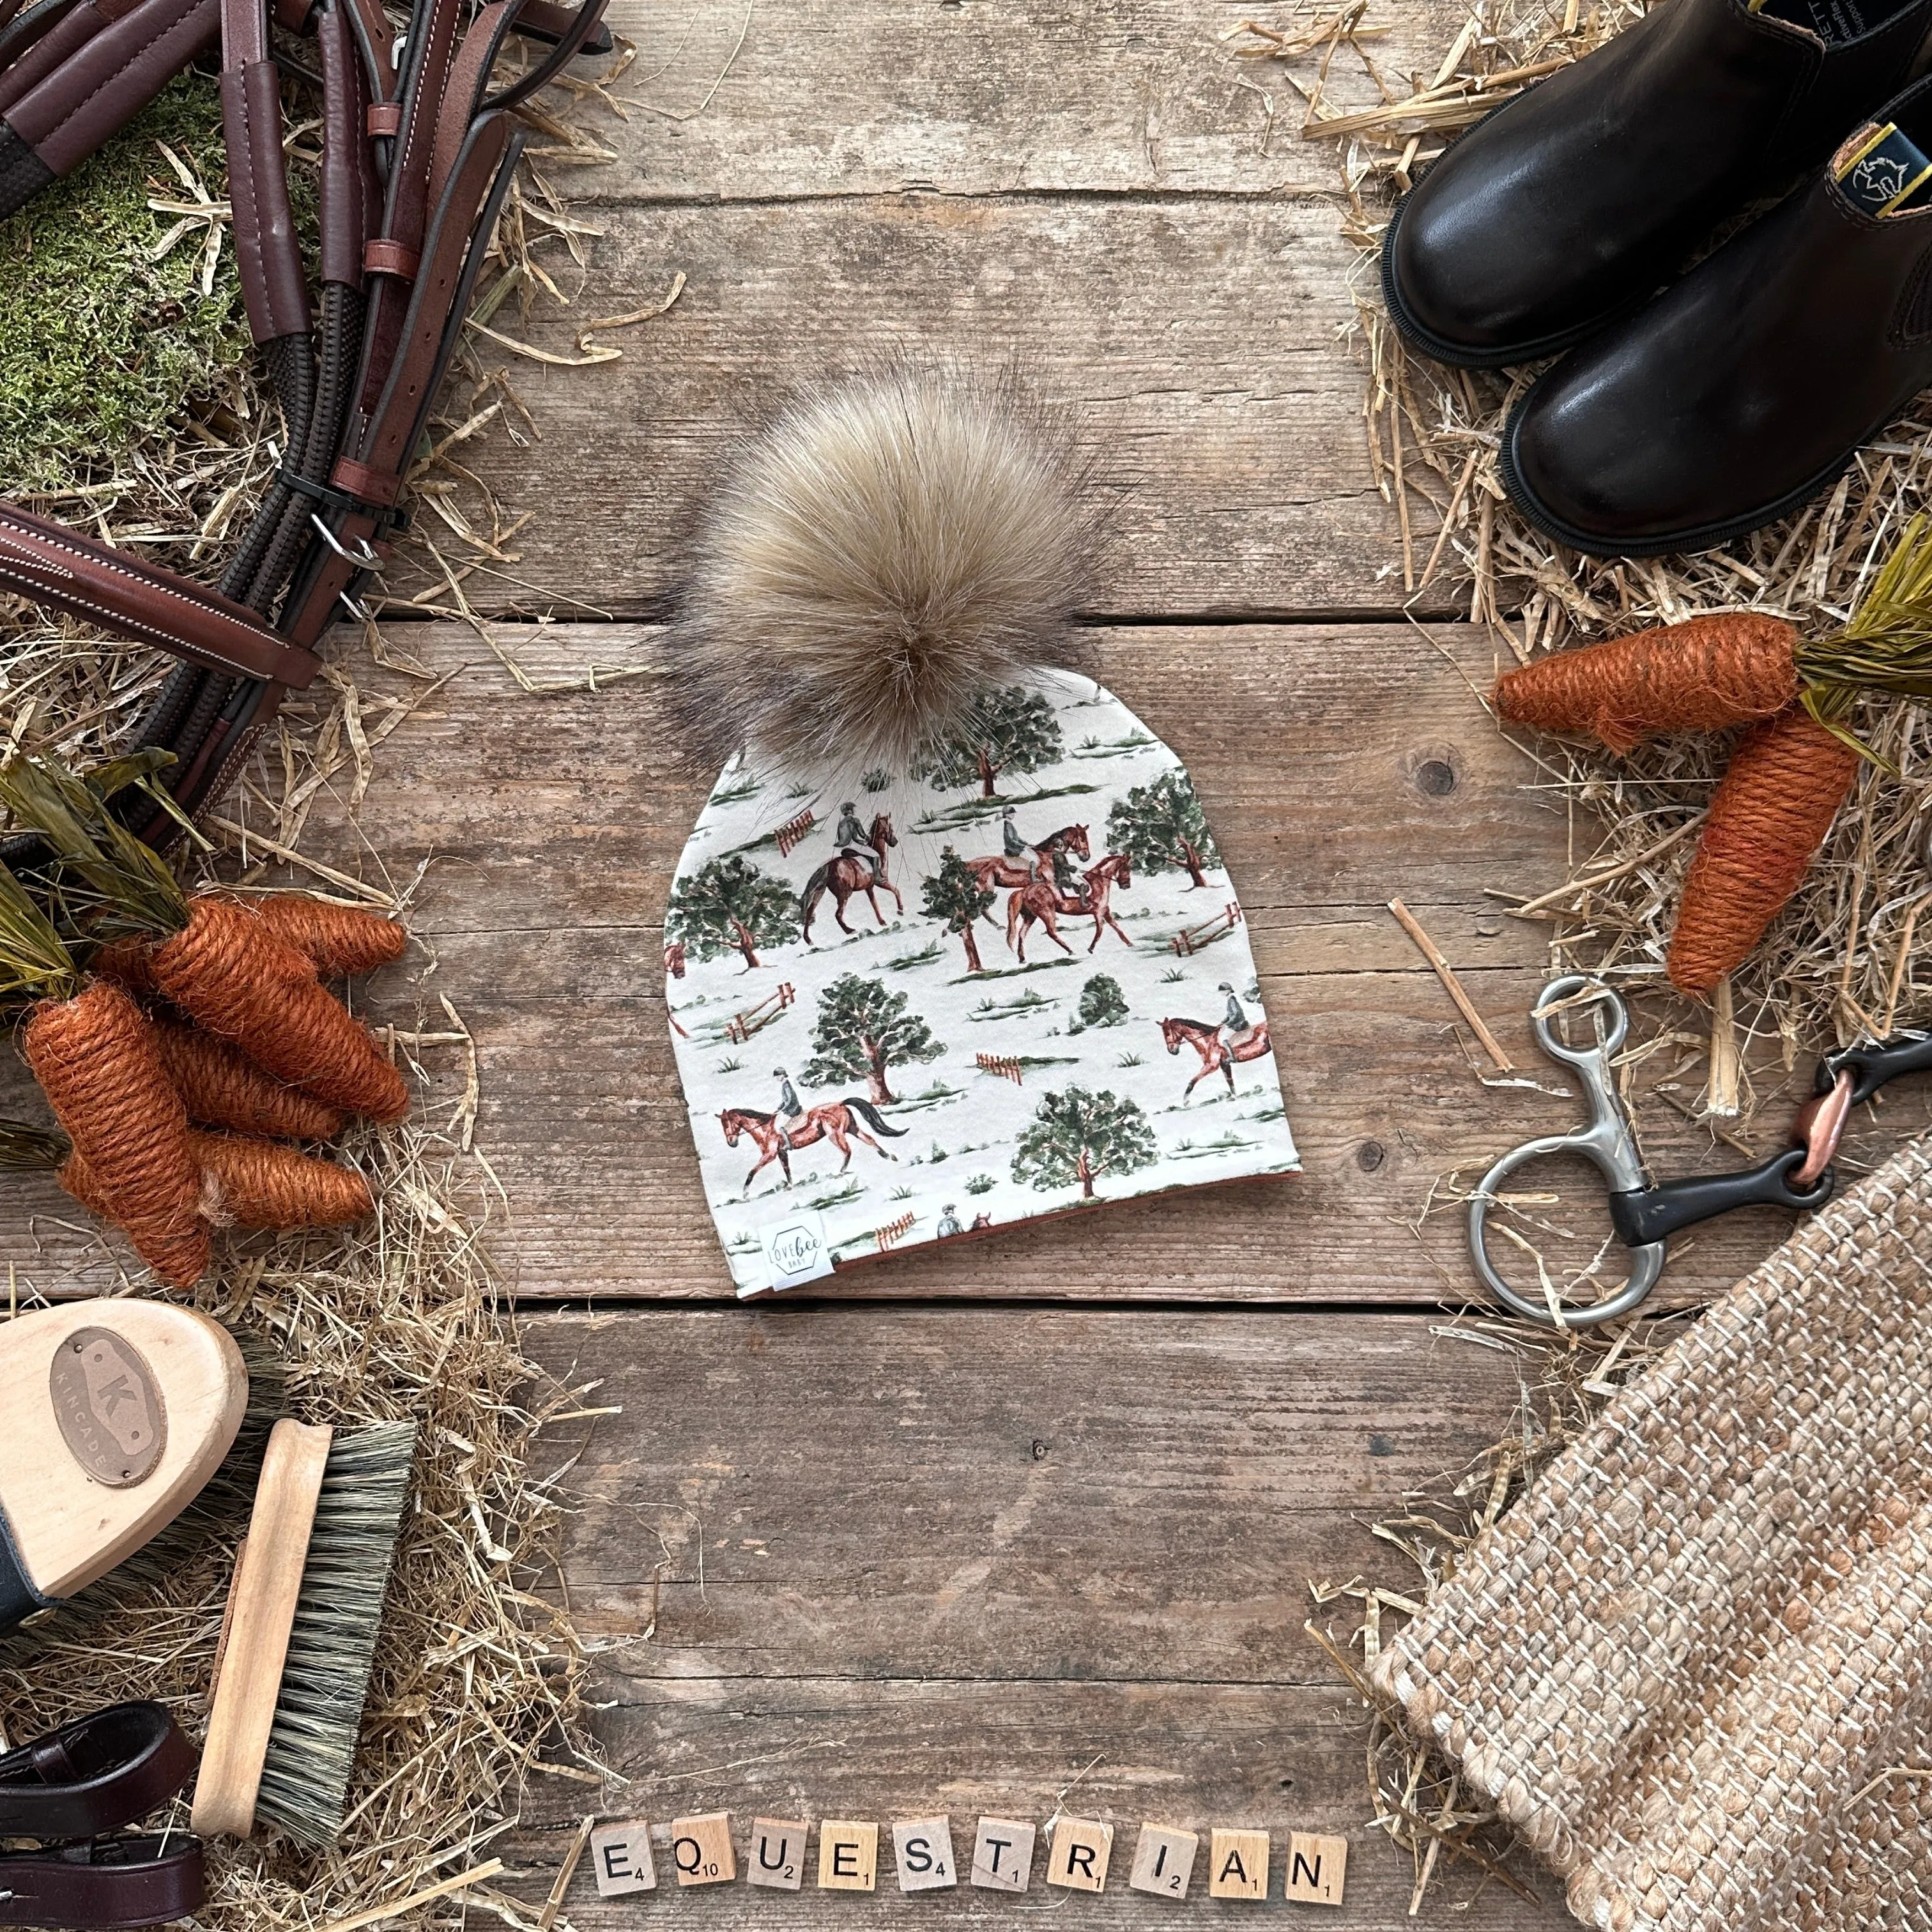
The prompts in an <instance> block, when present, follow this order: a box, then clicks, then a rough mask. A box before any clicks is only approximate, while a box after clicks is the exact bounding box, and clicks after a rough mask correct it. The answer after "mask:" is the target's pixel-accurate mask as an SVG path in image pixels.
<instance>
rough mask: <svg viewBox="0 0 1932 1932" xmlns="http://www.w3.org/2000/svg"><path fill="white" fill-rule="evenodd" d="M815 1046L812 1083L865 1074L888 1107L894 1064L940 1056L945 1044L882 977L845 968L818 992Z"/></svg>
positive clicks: (875, 1096) (810, 1072)
mask: <svg viewBox="0 0 1932 1932" xmlns="http://www.w3.org/2000/svg"><path fill="white" fill-rule="evenodd" d="M811 1051H812V1055H813V1058H812V1061H811V1065H810V1066H808V1067H806V1069H805V1080H806V1082H808V1084H809V1085H811V1086H814V1087H828V1086H830V1085H832V1083H833V1082H835V1081H839V1080H856V1079H865V1080H867V1081H869V1082H871V1097H872V1098H873V1100H875V1101H877V1102H878V1103H880V1105H882V1106H883V1105H885V1104H886V1103H889V1102H890V1101H892V1100H893V1099H895V1095H894V1094H893V1092H892V1088H891V1086H890V1085H889V1075H890V1073H891V1070H892V1068H893V1067H897V1066H902V1065H904V1064H905V1062H907V1061H921V1060H937V1059H938V1058H939V1056H940V1055H941V1054H942V1053H944V1052H945V1051H946V1048H945V1046H944V1043H942V1042H941V1041H939V1040H935V1039H934V1038H933V1037H932V1029H931V1028H929V1027H928V1026H927V1025H926V1022H925V1021H923V1020H922V1019H920V1018H919V1016H918V1014H916V1013H907V1011H906V996H905V995H904V994H903V993H892V992H887V991H886V986H885V983H884V982H883V980H862V979H861V978H860V977H859V975H858V974H856V973H841V974H840V975H839V976H838V978H837V979H835V980H833V981H832V983H831V985H830V986H828V987H826V989H825V991H824V992H823V993H822V994H820V996H819V1001H818V1023H817V1025H816V1026H815V1027H814V1028H813V1029H812V1034H811Z"/></svg>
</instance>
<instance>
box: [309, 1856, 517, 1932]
mask: <svg viewBox="0 0 1932 1932" xmlns="http://www.w3.org/2000/svg"><path fill="white" fill-rule="evenodd" d="M502 1869H503V1861H502V1859H501V1858H490V1859H489V1860H487V1861H486V1862H485V1863H484V1864H480V1865H474V1866H472V1867H471V1868H470V1869H469V1870H468V1871H466V1872H458V1873H457V1874H456V1876H455V1877H454V1878H446V1879H443V1880H442V1881H441V1882H440V1883H438V1884H436V1885H425V1886H424V1887H423V1888H422V1891H413V1892H411V1893H410V1895H409V1897H407V1898H399V1899H398V1900H396V1901H395V1903H393V1904H391V1905H372V1906H371V1907H370V1908H369V1909H368V1911H367V1912H352V1913H350V1915H349V1916H348V1917H347V1918H338V1919H335V1920H333V1921H331V1922H330V1923H329V1924H327V1925H325V1926H324V1927H323V1928H322V1932H361V1928H362V1927H363V1926H365V1925H380V1924H382V1922H383V1920H384V1919H386V1918H401V1916H402V1915H403V1914H404V1912H413V1911H414V1910H415V1909H416V1907H417V1906H419V1905H428V1903H430V1902H431V1900H433V1899H438V1898H447V1897H449V1894H451V1893H452V1891H466V1890H467V1889H468V1888H469V1887H470V1886H471V1885H481V1883H482V1882H483V1881H484V1879H486V1878H494V1877H495V1876H496V1874H497V1873H499V1872H500V1871H501V1870H502Z"/></svg>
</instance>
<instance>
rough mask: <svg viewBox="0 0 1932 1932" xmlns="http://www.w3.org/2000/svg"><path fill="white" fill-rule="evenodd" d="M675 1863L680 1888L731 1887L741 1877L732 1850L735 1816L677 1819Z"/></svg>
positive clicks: (673, 1841) (672, 1845) (672, 1834)
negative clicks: (701, 1886)
mask: <svg viewBox="0 0 1932 1932" xmlns="http://www.w3.org/2000/svg"><path fill="white" fill-rule="evenodd" d="M670 1856H671V1862H672V1864H674V1865H676V1867H677V1882H678V1883H679V1885H729V1884H730V1882H731V1881H732V1880H733V1879H734V1878H736V1876H738V1861H737V1858H736V1855H735V1854H734V1853H733V1851H732V1849H731V1814H730V1812H728V1811H706V1812H705V1813H703V1814H702V1815H701V1816H700V1817H695V1818H673V1820H671V1826H670Z"/></svg>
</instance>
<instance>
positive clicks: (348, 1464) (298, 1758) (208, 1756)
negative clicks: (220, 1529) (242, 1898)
mask: <svg viewBox="0 0 1932 1932" xmlns="http://www.w3.org/2000/svg"><path fill="white" fill-rule="evenodd" d="M415 1457H416V1425H415V1424H413V1423H407V1422H399V1423H384V1424H379V1425H378V1426H377V1427H374V1428H370V1429H362V1430H356V1431H354V1432H353V1433H350V1432H344V1433H341V1434H338V1433H336V1432H335V1431H334V1430H330V1429H326V1428H320V1427H315V1426H313V1425H311V1424H306V1423H300V1422H294V1421H288V1420H287V1419H284V1421H281V1422H278V1423H277V1424H275V1429H274V1430H273V1431H272V1433H271V1434H270V1436H269V1447H268V1452H267V1454H266V1455H265V1456H264V1457H263V1460H262V1478H261V1481H260V1484H258V1485H257V1489H256V1491H255V1508H254V1514H253V1515H252V1516H251V1517H250V1519H249V1523H248V1539H247V1541H245V1542H244V1544H242V1550H241V1553H240V1555H239V1557H238V1558H237V1559H236V1566H235V1582H234V1585H233V1588H232V1589H230V1591H229V1597H228V1615H227V1619H226V1624H225V1626H224V1628H223V1632H222V1639H221V1649H220V1655H219V1656H218V1657H217V1659H216V1661H215V1677H214V1693H213V1700H212V1703H211V1706H210V1709H209V1712H208V1739H207V1742H206V1743H205V1745H203V1746H202V1754H201V1775H200V1778H199V1781H198V1782H197V1783H196V1786H195V1792H194V1818H193V1829H194V1830H195V1832H196V1834H197V1835H199V1836H200V1837H202V1838H212V1837H216V1836H226V1837H229V1838H247V1837H248V1835H250V1833H251V1832H253V1831H254V1829H255V1827H256V1826H257V1823H272V1824H274V1825H276V1826H279V1827H280V1828H281V1829H282V1830H284V1832H287V1834H288V1835H290V1837H291V1838H295V1839H297V1840H299V1841H300V1842H301V1843H303V1844H305V1845H309V1846H314V1847H315V1848H317V1849H327V1848H328V1847H329V1846H331V1845H333V1844H334V1843H335V1841H336V1840H337V1838H338V1837H339V1836H340V1835H341V1830H342V1821H343V1816H344V1810H345V1808H346V1805H347V1799H348V1791H349V1781H350V1774H351V1773H352V1772H353V1770H354V1769H355V1761H356V1738H357V1734H358V1733H359V1731H360V1730H361V1729H362V1707H363V1706H364V1704H365V1703H366V1702H367V1701H368V1694H369V1679H370V1674H371V1671H372V1670H374V1665H375V1655H376V1637H377V1631H378V1629H379V1628H380V1625H381V1622H382V1616H383V1594H384V1592H386V1590H387V1589H388V1587H389V1571H390V1568H391V1565H392V1562H393V1561H394V1559H395V1547H396V1536H397V1532H398V1529H400V1528H401V1523H402V1516H403V1508H404V1503H405V1502H406V1501H407V1499H408V1496H409V1487H410V1466H411V1464H412V1463H413V1461H414V1460H415Z"/></svg>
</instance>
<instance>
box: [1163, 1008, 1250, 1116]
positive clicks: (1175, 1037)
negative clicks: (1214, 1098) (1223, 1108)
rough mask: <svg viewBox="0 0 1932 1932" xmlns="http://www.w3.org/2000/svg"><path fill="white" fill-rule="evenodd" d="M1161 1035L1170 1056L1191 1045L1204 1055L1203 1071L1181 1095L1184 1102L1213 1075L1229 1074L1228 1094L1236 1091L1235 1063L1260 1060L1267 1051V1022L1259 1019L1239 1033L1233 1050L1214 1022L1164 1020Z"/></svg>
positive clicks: (1202, 1056) (1202, 1057)
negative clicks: (1244, 1031) (1188, 1095)
mask: <svg viewBox="0 0 1932 1932" xmlns="http://www.w3.org/2000/svg"><path fill="white" fill-rule="evenodd" d="M1160 1037H1161V1038H1162V1039H1163V1040H1166V1043H1167V1050H1168V1052H1169V1053H1178V1052H1180V1051H1181V1049H1182V1047H1184V1046H1191V1047H1192V1048H1193V1049H1194V1051H1195V1052H1196V1053H1198V1054H1199V1055H1200V1056H1201V1071H1200V1072H1199V1073H1197V1074H1196V1075H1195V1076H1194V1078H1193V1079H1192V1080H1190V1081H1189V1082H1188V1083H1187V1093H1186V1094H1182V1095H1181V1098H1182V1099H1183V1100H1186V1099H1187V1094H1192V1093H1193V1091H1194V1090H1195V1088H1196V1087H1198V1086H1199V1085H1200V1084H1201V1082H1202V1081H1204V1080H1205V1079H1207V1078H1208V1076H1209V1075H1210V1074H1211V1073H1223V1074H1225V1075H1226V1076H1227V1080H1228V1091H1229V1093H1230V1094H1232V1093H1233V1091H1235V1061H1238V1060H1259V1059H1260V1058H1261V1057H1262V1055H1263V1054H1265V1052H1268V1022H1267V1021H1266V1020H1257V1021H1256V1022H1255V1023H1254V1025H1253V1026H1251V1027H1250V1028H1249V1029H1248V1030H1247V1032H1246V1033H1242V1034H1236V1035H1235V1038H1234V1042H1233V1050H1232V1052H1230V1051H1229V1043H1228V1042H1227V1041H1226V1040H1223V1039H1222V1037H1221V1029H1220V1028H1219V1027H1218V1026H1217V1025H1215V1024H1214V1022H1213V1021H1212V1020H1163V1021H1162V1022H1161V1023H1160Z"/></svg>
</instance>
